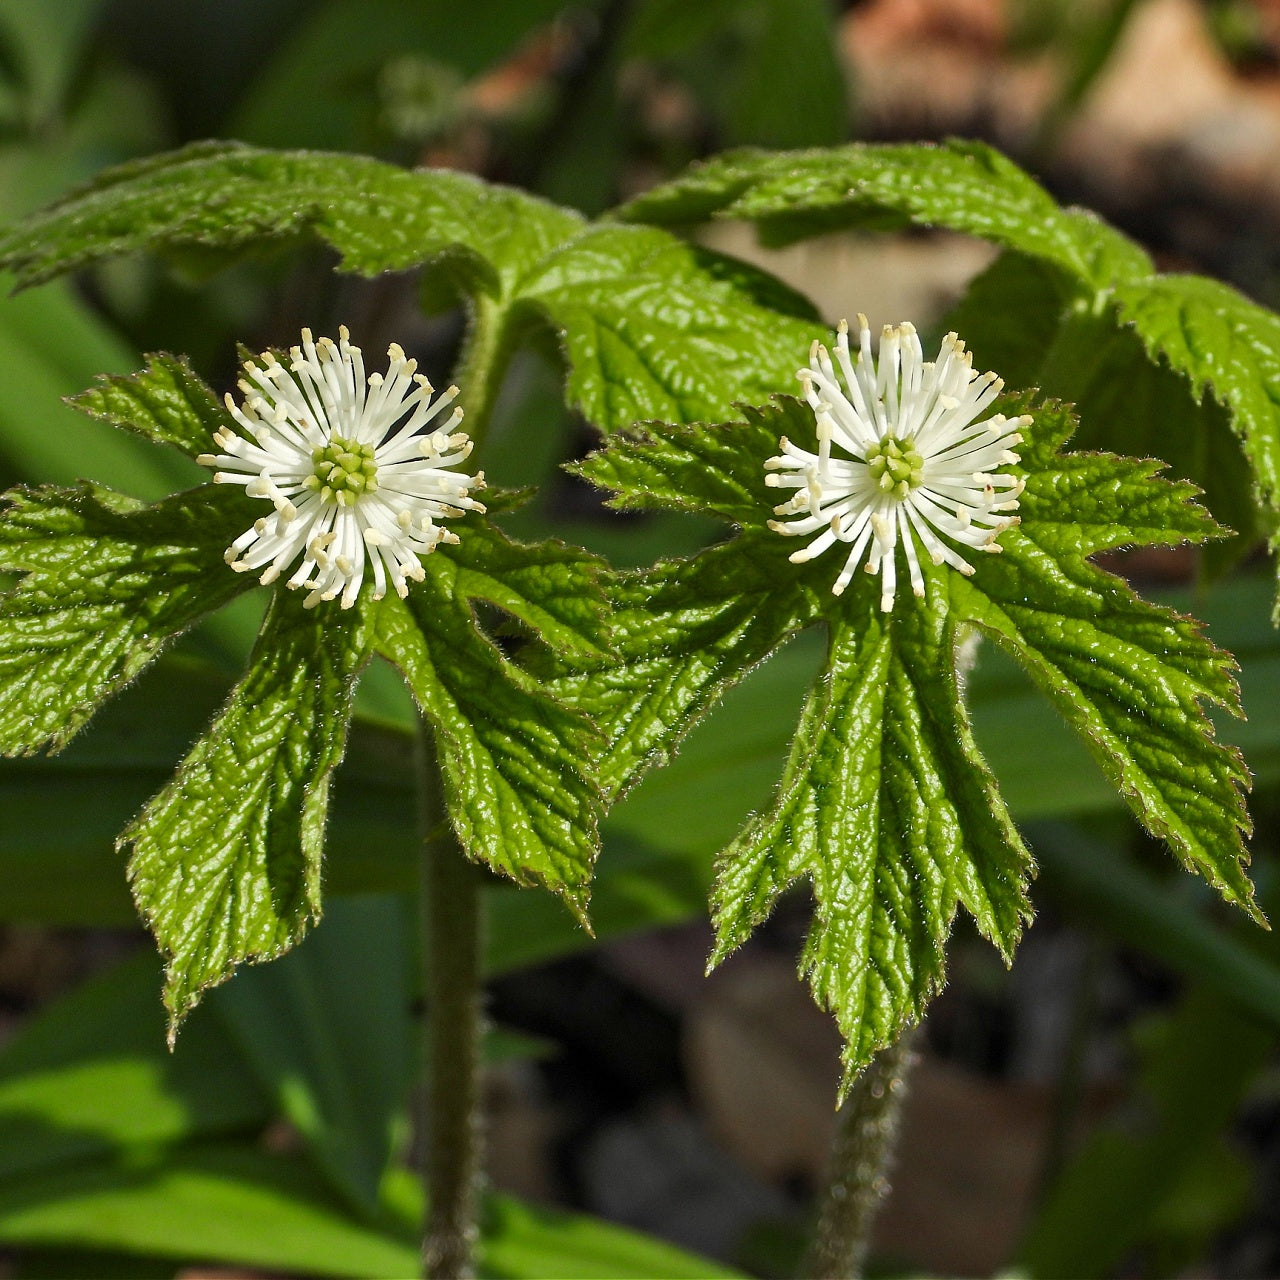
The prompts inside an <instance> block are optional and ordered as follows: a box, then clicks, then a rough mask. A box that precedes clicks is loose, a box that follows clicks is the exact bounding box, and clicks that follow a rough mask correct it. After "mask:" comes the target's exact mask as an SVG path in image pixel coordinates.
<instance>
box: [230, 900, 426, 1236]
mask: <svg viewBox="0 0 1280 1280" xmlns="http://www.w3.org/2000/svg"><path fill="white" fill-rule="evenodd" d="M406 909H407V908H406V904H405V903H404V902H403V901H402V900H401V899H400V898H397V897H393V896H390V895H385V894H384V895H379V896H368V895H366V896H360V897H351V898H339V899H335V900H333V901H331V902H330V903H329V904H328V907H327V909H326V911H325V916H324V920H323V921H322V922H321V924H320V926H319V927H318V928H317V929H316V930H315V931H314V934H313V935H312V936H310V937H308V938H307V939H306V940H305V942H304V943H303V945H302V946H301V947H299V948H298V949H297V950H296V951H294V952H291V953H290V954H289V955H286V956H283V957H282V958H281V959H279V960H278V961H276V962H275V963H274V964H270V965H263V966H261V967H259V968H257V969H254V970H246V971H245V972H244V973H242V974H240V975H239V976H238V977H237V979H236V980H235V981H233V982H230V983H228V984H227V985H226V986H225V987H223V988H222V989H221V990H219V991H218V992H217V993H216V996H215V999H216V1008H217V1010H218V1013H219V1015H220V1016H221V1018H222V1020H223V1021H224V1022H225V1023H226V1026H227V1027H228V1029H229V1030H230V1032H231V1034H232V1037H233V1039H234V1040H235V1041H236V1043H237V1044H238V1046H239V1048H240V1051H241V1053H242V1054H243V1055H244V1058H245V1060H246V1061H247V1062H248V1063H249V1064H251V1066H252V1068H253V1072H254V1074H255V1075H256V1077H257V1080H258V1083H259V1084H260V1086H261V1087H262V1088H264V1089H266V1090H267V1091H268V1092H269V1093H270V1094H271V1096H273V1097H274V1098H275V1099H276V1100H277V1102H278V1103H279V1106H280V1109H281V1111H282V1112H283V1113H284V1115H285V1116H286V1117H287V1118H288V1119H289V1120H290V1121H291V1122H292V1124H293V1125H294V1126H295V1127H296V1128H297V1130H298V1132H299V1133H300V1134H301V1135H302V1136H303V1137H304V1138H305V1139H306V1141H307V1143H308V1144H309V1146H310V1148H311V1152H312V1154H313V1155H314V1157H315V1158H316V1161H317V1163H318V1164H319V1166H320V1168H321V1169H322V1171H323V1172H324V1174H325V1175H326V1176H327V1177H328V1179H329V1181H330V1182H331V1183H332V1185H333V1186H334V1188H335V1189H336V1190H337V1191H338V1192H339V1193H340V1194H341V1195H343V1197H344V1198H345V1199H346V1200H347V1201H348V1203H350V1204H351V1205H352V1207H353V1208H354V1209H356V1210H357V1211H363V1212H364V1213H366V1214H370V1215H372V1214H373V1213H375V1212H376V1210H377V1204H378V1187H379V1185H380V1184H381V1181H382V1176H383V1174H384V1172H385V1171H386V1167H387V1162H388V1160H389V1159H390V1157H391V1154H392V1148H393V1145H394V1143H395V1140H396V1138H397V1137H398V1136H399V1135H398V1132H397V1130H398V1128H399V1126H398V1124H397V1118H398V1117H399V1116H400V1114H401V1111H402V1109H403V1106H404V1103H405V1099H406V1095H407V1093H408V1089H409V1081H410V1075H411V1067H412V1056H411V1048H412V1044H413V1038H414V1037H413V1031H414V1027H413V1020H412V1018H411V1013H410V1007H409V1006H410V990H409V981H408V972H407V966H408V963H409V959H408V957H409V950H410V939H411V934H410V932H409V929H408V927H407V921H406V919H405V915H406ZM247 977H252V981H248V982H246V981H244V979H245V978H247Z"/></svg>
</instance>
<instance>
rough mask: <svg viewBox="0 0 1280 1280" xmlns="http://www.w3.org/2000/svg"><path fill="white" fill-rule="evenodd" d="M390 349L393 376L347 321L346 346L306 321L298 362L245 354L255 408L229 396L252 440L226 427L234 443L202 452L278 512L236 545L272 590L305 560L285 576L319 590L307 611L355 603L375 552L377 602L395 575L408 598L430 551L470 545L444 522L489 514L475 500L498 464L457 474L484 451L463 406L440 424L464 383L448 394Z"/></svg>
mask: <svg viewBox="0 0 1280 1280" xmlns="http://www.w3.org/2000/svg"><path fill="white" fill-rule="evenodd" d="M387 358H388V361H389V364H388V367H387V373H386V376H385V377H384V376H383V375H382V374H379V373H370V374H368V375H367V376H366V374H365V369H364V357H363V355H362V353H361V351H360V348H359V347H356V346H352V344H351V341H350V334H349V333H348V332H347V330H346V328H345V326H344V327H343V328H342V329H341V330H340V331H339V338H338V341H337V342H336V343H335V342H333V341H332V339H330V338H321V339H320V341H319V342H318V343H317V342H316V341H315V340H314V338H313V337H312V335H311V330H310V329H304V330H303V331H302V345H301V346H300V347H294V348H293V349H292V351H291V352H290V358H289V363H288V364H287V365H285V364H283V363H282V362H281V361H280V360H279V359H278V358H277V357H276V355H275V353H274V352H271V351H264V352H263V353H262V363H261V365H259V364H258V363H257V362H255V361H253V360H247V361H245V364H244V372H245V374H246V377H245V378H242V379H241V381H240V390H241V391H242V392H243V393H244V396H245V402H244V405H243V407H241V406H239V405H237V404H236V402H235V401H234V399H233V398H232V397H231V395H230V394H229V393H228V395H227V397H226V406H227V412H228V413H230V414H231V416H232V417H233V418H234V419H235V420H236V422H237V423H238V424H239V426H240V428H241V430H242V431H243V432H244V436H240V435H237V434H236V433H235V432H234V431H232V430H231V429H230V428H225V427H224V428H222V429H220V430H219V431H217V432H215V434H214V440H215V442H216V443H217V445H218V447H219V448H221V449H223V450H225V451H226V452H224V453H220V454H201V455H200V457H199V458H197V461H198V462H199V463H200V464H201V465H202V466H206V467H215V468H220V469H219V470H215V471H214V475H213V479H214V482H215V483H217V484H228V483H229V484H240V485H244V487H245V493H246V494H248V495H249V496H250V497H251V498H263V499H266V500H268V501H269V502H271V503H272V504H273V506H274V507H275V509H276V515H275V518H274V519H269V518H266V517H260V518H259V519H257V520H255V521H254V522H253V525H252V526H251V527H250V528H249V529H248V530H247V531H246V532H245V533H242V534H241V535H240V536H239V537H238V538H237V539H236V540H235V541H234V542H233V543H232V544H231V546H230V547H229V548H228V549H227V553H226V559H227V563H228V564H229V565H230V566H231V567H232V568H233V569H235V570H237V571H239V572H246V571H255V572H256V571H257V570H259V569H262V574H261V577H260V579H259V581H261V582H262V583H263V584H264V585H265V584H267V583H271V582H274V581H275V580H276V578H278V577H279V576H280V574H281V573H282V572H284V570H285V569H286V568H287V567H288V566H289V565H291V564H293V563H294V562H295V561H300V563H299V564H298V567H297V569H296V570H295V571H294V573H293V575H292V576H291V577H290V578H289V579H288V581H287V582H286V583H285V585H286V586H288V587H293V588H297V587H301V586H306V587H307V588H308V590H309V594H308V595H307V597H306V599H305V600H304V601H303V605H304V607H306V608H311V607H312V606H313V605H315V604H317V603H318V602H319V601H321V600H332V599H334V598H335V597H338V596H339V593H341V596H340V601H341V605H342V608H344V609H349V608H351V606H352V605H353V604H355V602H356V597H357V596H358V595H359V593H360V584H361V582H363V581H364V568H365V563H366V561H367V562H368V563H369V565H370V567H371V568H372V570H373V578H374V585H373V595H372V598H373V599H374V600H375V601H376V600H381V599H382V597H383V596H384V595H386V592H387V581H388V579H390V581H391V584H392V586H393V587H394V588H395V591H396V594H397V595H399V596H400V597H402V598H403V597H404V596H406V595H407V594H408V590H409V588H408V581H409V579H413V580H414V581H417V582H421V581H422V580H423V578H424V577H425V576H426V571H425V570H424V569H423V567H422V557H423V556H424V555H428V554H430V553H431V552H432V551H434V550H435V549H436V547H437V546H438V545H439V544H440V543H441V542H450V543H453V544H454V545H455V546H456V545H457V543H458V536H457V534H455V533H451V532H450V531H449V530H448V529H447V528H445V526H444V525H443V524H441V523H439V522H440V521H442V520H446V519H454V518H456V517H458V516H461V515H463V514H464V513H465V512H467V511H480V512H483V511H484V505H483V504H482V503H480V502H477V501H476V499H475V498H473V497H471V491H472V490H473V489H479V488H483V487H484V473H483V472H480V473H479V474H477V475H475V476H469V475H466V474H465V473H459V472H457V471H455V470H453V468H456V467H457V466H458V465H459V464H460V463H462V462H463V461H465V460H466V459H467V458H468V457H469V456H470V454H471V441H470V440H469V439H468V437H467V435H466V434H465V432H461V431H459V432H453V428H454V427H456V426H457V425H458V423H459V422H461V421H462V414H463V410H462V408H461V407H460V406H459V407H457V408H455V409H454V410H453V412H452V413H451V414H450V415H449V417H448V419H447V420H446V421H445V422H444V423H442V424H441V425H439V426H438V427H436V428H435V430H433V431H430V432H428V431H426V427H427V426H428V425H429V424H430V423H431V422H432V421H433V420H434V419H435V418H436V417H437V416H438V415H439V414H440V413H441V412H442V411H443V410H444V409H445V408H447V407H448V406H449V405H450V404H451V403H452V402H453V401H454V400H455V399H456V398H457V396H458V388H457V387H450V388H449V389H448V390H447V391H446V392H445V393H444V394H443V395H441V396H438V397H437V396H435V394H434V390H433V388H432V386H431V383H430V382H428V381H427V379H426V378H424V377H423V376H422V375H421V374H420V373H417V372H416V371H417V367H418V366H417V362H416V361H414V360H409V359H406V357H405V354H404V351H403V349H402V348H401V347H400V346H399V345H397V344H396V343H392V344H391V346H390V348H389V349H388V351H387ZM246 437H247V439H246ZM264 565H265V566H266V567H265V569H264V568H263V566H264Z"/></svg>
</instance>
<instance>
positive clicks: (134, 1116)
mask: <svg viewBox="0 0 1280 1280" xmlns="http://www.w3.org/2000/svg"><path fill="white" fill-rule="evenodd" d="M159 990H160V961H159V958H158V957H157V956H155V955H154V954H152V953H151V952H150V950H149V949H144V950H141V951H138V952H137V953H135V954H134V955H133V956H131V957H130V958H129V959H127V960H125V961H124V962H123V963H122V964H119V965H117V966H116V967H115V968H113V969H111V970H110V971H109V972H107V973H105V974H102V975H101V976H99V977H97V978H94V979H93V980H92V981H90V982H87V983H85V984H84V985H83V986H82V987H80V988H78V989H77V990H76V991H74V992H73V993H72V994H70V995H68V996H65V997H63V998H62V999H60V1000H58V1001H57V1002H56V1003H54V1004H53V1005H51V1006H50V1007H49V1008H47V1009H46V1010H44V1011H43V1012H42V1013H41V1014H40V1015H39V1016H37V1017H36V1018H35V1019H34V1020H32V1021H31V1022H29V1023H28V1024H27V1025H26V1026H25V1027H24V1029H23V1030H22V1032H21V1033H20V1034H19V1035H18V1037H17V1038H16V1039H15V1040H14V1041H13V1042H12V1043H11V1044H10V1045H8V1046H7V1048H6V1049H5V1051H4V1053H3V1054H2V1055H0V1187H10V1188H12V1187H13V1186H15V1185H16V1186H21V1185H23V1184H25V1183H27V1182H28V1180H32V1179H36V1178H38V1177H39V1176H40V1175H42V1174H43V1173H44V1172H45V1171H48V1170H52V1169H57V1168H61V1167H63V1166H67V1165H81V1164H83V1163H85V1162H86V1161H92V1160H93V1159H95V1158H98V1157H101V1156H105V1155H112V1154H117V1153H119V1152H121V1151H122V1150H124V1149H126V1148H133V1149H138V1148H146V1147H155V1146H157V1145H159V1144H164V1143H171V1142H177V1141H180V1140H184V1139H190V1138H195V1137H203V1136H208V1135H211V1134H217V1133H227V1132H234V1131H237V1130H242V1129H245V1128H249V1127H257V1126H261V1125H264V1124H265V1123H266V1122H267V1120H268V1119H269V1118H270V1116H271V1102H270V1099H269V1098H268V1096H267V1095H266V1094H265V1093H264V1092H263V1091H262V1090H261V1089H260V1088H259V1087H258V1086H257V1085H256V1084H255V1083H254V1081H253V1080H252V1079H251V1078H250V1076H249V1075H248V1073H247V1072H246V1071H245V1069H244V1063H243V1061H242V1060H241V1058H240V1055H239V1054H238V1053H237V1051H236V1048H235V1046H234V1044H232V1043H231V1042H230V1041H229V1040H228V1039H227V1036H226V1033H225V1031H224V1029H223V1028H222V1026H221V1025H220V1024H219V1023H218V1021H217V1020H216V1019H214V1018H211V1017H208V1016H202V1017H199V1018H195V1019H193V1020H192V1023H191V1026H190V1029H189V1031H188V1033H187V1034H186V1035H185V1036H184V1037H183V1042H182V1044H181V1045H180V1046H179V1047H178V1049H177V1051H176V1052H175V1053H172V1054H171V1053H170V1052H169V1051H168V1049H167V1048H166V1047H165V1043H164V1017H163V1011H162V1010H161V1007H160V1001H159V999H158V993H159ZM3 1194H4V1193H3V1191H0V1197H2V1196H3Z"/></svg>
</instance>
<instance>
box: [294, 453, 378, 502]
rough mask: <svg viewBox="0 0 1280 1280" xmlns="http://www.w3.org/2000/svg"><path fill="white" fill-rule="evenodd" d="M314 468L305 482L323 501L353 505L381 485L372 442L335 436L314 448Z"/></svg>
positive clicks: (312, 458)
mask: <svg viewBox="0 0 1280 1280" xmlns="http://www.w3.org/2000/svg"><path fill="white" fill-rule="evenodd" d="M311 461H312V462H313V463H314V464H315V471H314V472H313V473H312V474H311V475H309V476H308V477H307V478H306V479H305V480H304V481H303V482H302V483H303V485H304V486H305V487H306V488H308V489H310V490H311V491H312V492H313V493H319V495H320V501H321V502H336V503H337V504H338V505H339V506H340V507H348V506H351V504H352V503H354V502H355V500H356V499H357V498H358V497H359V496H360V495H361V494H362V493H372V492H373V491H374V490H375V489H376V488H377V487H378V464H377V463H376V462H374V460H373V445H371V444H354V443H353V442H352V441H350V440H344V439H343V438H342V437H341V436H332V437H331V438H330V440H329V443H328V444H327V445H325V447H324V448H323V449H316V450H313V451H312V454H311Z"/></svg>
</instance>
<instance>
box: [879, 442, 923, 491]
mask: <svg viewBox="0 0 1280 1280" xmlns="http://www.w3.org/2000/svg"><path fill="white" fill-rule="evenodd" d="M866 461H867V470H868V471H869V472H871V478H872V479H873V480H874V481H875V482H876V484H878V485H879V486H880V488H881V489H883V490H884V491H885V493H892V494H894V495H895V496H896V497H898V498H905V497H906V496H907V494H909V493H910V492H911V490H912V489H918V488H919V487H920V486H921V485H922V484H923V483H924V458H923V456H922V455H921V454H919V453H918V452H917V451H916V439H915V436H903V437H902V439H901V440H898V439H895V438H894V437H893V436H888V437H886V438H885V439H884V440H881V441H879V442H878V443H876V444H873V445H872V446H871V448H870V449H868V450H867V459H866Z"/></svg>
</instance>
